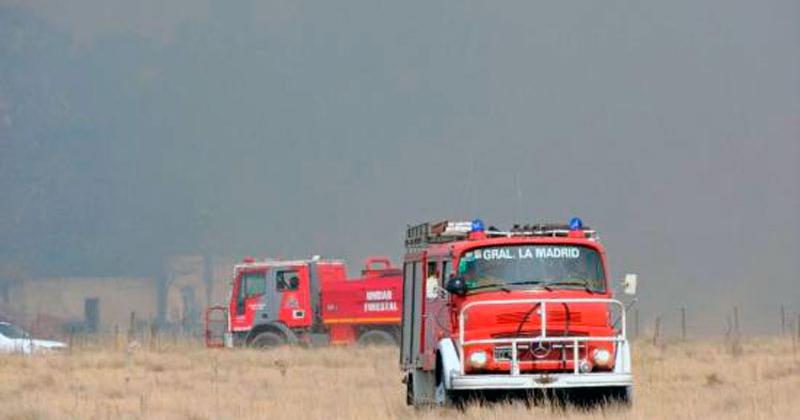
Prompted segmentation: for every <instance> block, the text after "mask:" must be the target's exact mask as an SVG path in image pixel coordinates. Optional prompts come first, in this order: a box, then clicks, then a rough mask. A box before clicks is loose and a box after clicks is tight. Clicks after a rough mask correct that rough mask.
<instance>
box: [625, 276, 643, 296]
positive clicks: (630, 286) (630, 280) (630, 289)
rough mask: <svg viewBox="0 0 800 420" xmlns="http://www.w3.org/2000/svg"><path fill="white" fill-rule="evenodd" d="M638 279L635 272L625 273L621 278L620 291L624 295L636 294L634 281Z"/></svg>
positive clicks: (636, 281)
mask: <svg viewBox="0 0 800 420" xmlns="http://www.w3.org/2000/svg"><path fill="white" fill-rule="evenodd" d="M638 281H639V276H638V275H636V274H626V275H625V279H623V280H622V292H623V293H625V294H626V295H631V296H633V295H635V294H636V283H638Z"/></svg>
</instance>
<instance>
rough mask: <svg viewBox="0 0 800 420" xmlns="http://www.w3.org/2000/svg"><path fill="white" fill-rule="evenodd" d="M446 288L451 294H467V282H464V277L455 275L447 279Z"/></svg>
mask: <svg viewBox="0 0 800 420" xmlns="http://www.w3.org/2000/svg"><path fill="white" fill-rule="evenodd" d="M444 289H445V290H447V291H448V292H449V293H451V294H454V295H458V296H464V295H466V294H467V283H465V282H464V278H463V277H456V276H453V277H450V278H449V279H448V280H447V284H446V285H445V288H444Z"/></svg>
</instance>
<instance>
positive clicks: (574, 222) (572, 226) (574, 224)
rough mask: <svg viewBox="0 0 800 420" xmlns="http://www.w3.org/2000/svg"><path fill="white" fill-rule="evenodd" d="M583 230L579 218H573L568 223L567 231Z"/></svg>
mask: <svg viewBox="0 0 800 420" xmlns="http://www.w3.org/2000/svg"><path fill="white" fill-rule="evenodd" d="M581 229H583V221H582V220H581V219H580V218H579V217H573V218H572V219H570V221H569V230H581Z"/></svg>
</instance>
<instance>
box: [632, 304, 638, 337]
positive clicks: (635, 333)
mask: <svg viewBox="0 0 800 420" xmlns="http://www.w3.org/2000/svg"><path fill="white" fill-rule="evenodd" d="M633 336H634V338H636V339H637V340H638V339H639V308H636V309H635V310H634V311H633Z"/></svg>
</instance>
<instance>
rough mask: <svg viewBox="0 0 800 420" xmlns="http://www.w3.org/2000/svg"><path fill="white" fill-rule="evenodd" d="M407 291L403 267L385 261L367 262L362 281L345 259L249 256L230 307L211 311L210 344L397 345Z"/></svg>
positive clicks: (238, 269) (237, 270) (236, 274)
mask: <svg viewBox="0 0 800 420" xmlns="http://www.w3.org/2000/svg"><path fill="white" fill-rule="evenodd" d="M402 293H403V289H402V276H401V270H400V269H399V268H395V267H393V266H392V264H391V261H390V260H389V259H388V258H384V257H371V258H368V259H367V260H366V262H365V264H364V267H363V269H362V271H361V276H360V277H356V278H348V277H347V267H346V265H345V263H344V262H343V261H340V260H328V259H321V258H319V257H314V258H311V259H304V260H291V261H286V260H265V261H256V260H255V259H252V258H246V259H245V260H244V261H242V263H241V264H237V265H236V266H235V267H234V271H233V278H232V282H231V288H230V295H229V301H228V304H227V305H226V306H214V307H211V308H209V309H208V310H207V311H206V334H205V340H206V345H207V346H209V347H223V346H224V347H241V346H249V347H274V346H280V345H284V344H301V345H326V344H352V343H360V344H392V345H397V343H399V334H400V321H401V305H402Z"/></svg>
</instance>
